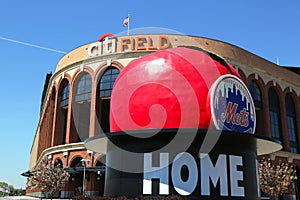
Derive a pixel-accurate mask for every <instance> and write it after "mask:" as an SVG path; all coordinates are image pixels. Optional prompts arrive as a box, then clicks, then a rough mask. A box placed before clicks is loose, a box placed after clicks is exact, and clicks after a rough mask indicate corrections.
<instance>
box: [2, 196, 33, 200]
mask: <svg viewBox="0 0 300 200" xmlns="http://www.w3.org/2000/svg"><path fill="white" fill-rule="evenodd" d="M0 200H39V198H35V197H29V196H6V197H0Z"/></svg>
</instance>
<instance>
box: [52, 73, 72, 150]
mask: <svg viewBox="0 0 300 200" xmlns="http://www.w3.org/2000/svg"><path fill="white" fill-rule="evenodd" d="M69 96H70V83H69V81H68V79H66V78H63V79H62V80H61V81H60V84H59V90H58V98H57V104H58V105H57V106H56V120H55V131H54V138H53V145H54V146H56V145H61V144H66V135H67V124H68V112H69Z"/></svg>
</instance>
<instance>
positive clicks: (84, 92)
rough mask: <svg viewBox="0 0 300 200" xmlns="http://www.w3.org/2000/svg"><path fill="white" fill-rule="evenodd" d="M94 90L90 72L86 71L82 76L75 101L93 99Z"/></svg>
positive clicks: (78, 83)
mask: <svg viewBox="0 0 300 200" xmlns="http://www.w3.org/2000/svg"><path fill="white" fill-rule="evenodd" d="M91 92H92V78H91V76H90V75H89V74H88V73H86V72H85V73H84V74H83V75H82V76H80V78H79V80H78V82H77V87H76V93H75V101H76V102H82V101H87V100H90V99H91Z"/></svg>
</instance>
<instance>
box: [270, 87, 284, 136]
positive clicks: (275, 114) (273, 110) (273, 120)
mask: <svg viewBox="0 0 300 200" xmlns="http://www.w3.org/2000/svg"><path fill="white" fill-rule="evenodd" d="M268 97H269V111H270V126H271V134H272V137H273V138H275V139H277V140H279V141H282V137H281V125H280V124H281V123H280V115H279V113H280V108H279V99H278V95H277V93H276V91H275V89H274V88H273V87H271V88H270V89H269V93H268Z"/></svg>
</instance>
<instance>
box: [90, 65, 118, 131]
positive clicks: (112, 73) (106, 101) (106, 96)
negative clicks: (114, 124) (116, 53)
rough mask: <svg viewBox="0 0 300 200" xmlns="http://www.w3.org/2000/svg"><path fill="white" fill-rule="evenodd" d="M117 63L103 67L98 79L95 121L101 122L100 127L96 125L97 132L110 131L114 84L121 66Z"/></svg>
mask: <svg viewBox="0 0 300 200" xmlns="http://www.w3.org/2000/svg"><path fill="white" fill-rule="evenodd" d="M115 64H116V63H114V64H113V63H112V65H111V66H107V67H103V68H102V70H101V72H102V73H101V76H100V77H97V79H98V78H99V80H98V82H97V87H96V89H97V91H96V116H97V118H98V120H95V121H96V123H98V124H100V127H99V126H96V127H95V129H96V130H95V132H96V133H101V132H109V131H110V122H109V113H110V96H111V92H112V88H113V85H114V83H115V81H116V79H117V77H118V75H119V74H120V69H119V67H120V66H119V67H116V65H115ZM99 74H100V73H99Z"/></svg>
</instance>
